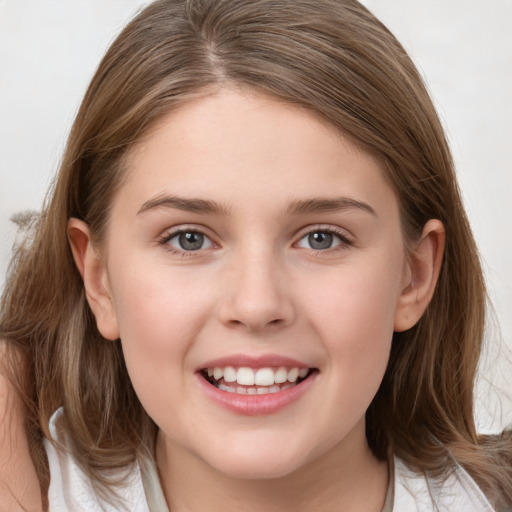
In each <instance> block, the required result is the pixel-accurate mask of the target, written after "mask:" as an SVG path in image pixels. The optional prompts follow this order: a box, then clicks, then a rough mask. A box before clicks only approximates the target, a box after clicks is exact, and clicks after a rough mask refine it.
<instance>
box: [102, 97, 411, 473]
mask: <svg viewBox="0 0 512 512" xmlns="http://www.w3.org/2000/svg"><path fill="white" fill-rule="evenodd" d="M104 251H105V254H104V262H105V263H104V265H105V267H104V271H105V276H104V282H105V288H106V289H107V290H108V300H110V301H111V308H112V309H111V311H110V310H109V306H108V305H107V306H105V308H104V311H106V313H104V315H103V316H102V317H101V318H99V319H98V325H99V327H100V330H102V331H103V332H108V335H109V337H112V338H114V337H115V336H116V335H119V337H120V339H121V343H122V347H123V352H124V356H125V359H126V365H127V367H128V371H129V374H130V377H131V380H132V382H133V386H134V388H135V390H136V392H137V394H138V397H139V399H140V401H141V403H142V404H143V406H144V408H145V409H146V411H147V412H148V414H149V415H150V416H151V417H152V418H153V420H154V421H155V422H156V424H157V425H158V426H159V428H160V433H159V442H158V446H159V448H158V449H159V450H164V451H165V452H166V453H167V454H170V455H172V457H174V459H173V460H180V457H181V458H186V457H189V458H193V459H194V460H195V461H196V462H197V463H198V464H203V465H205V466H207V467H208V468H210V469H211V470H213V471H218V472H221V473H222V474H224V475H231V476H239V477H240V476H242V477H247V478H262V477H265V478H266V477H277V476H283V475H287V474H290V473H292V472H293V471H296V470H298V469H300V468H303V467H305V466H307V465H308V464H313V463H314V461H316V460H318V459H319V458H321V457H323V456H325V455H326V454H331V455H332V456H338V457H339V458H341V457H343V456H348V454H350V455H351V456H354V455H356V456H357V453H354V452H357V450H364V449H365V442H364V439H365V437H364V436H365V434H364V429H365V425H364V415H365V411H366V409H367V407H368V405H369V404H370V402H371V400H372V398H373V397H374V395H375V393H376V392H377V389H378V387H379V384H380V382H381V379H382V376H383V374H384V371H385V369H386V365H387V361H388V355H389V351H390V345H391V338H392V333H393V330H394V326H395V323H396V319H397V316H398V315H400V314H401V300H402V292H403V290H404V288H406V286H407V282H408V279H409V277H410V275H409V269H408V264H407V258H406V257H405V253H404V242H403V239H402V234H401V230H400V219H399V209H398V204H397V199H396V197H395V194H394V192H393V190H392V189H391V188H390V186H389V185H388V183H387V182H386V180H385V178H384V175H383V171H382V169H381V166H380V165H379V163H378V162H377V161H376V160H374V159H373V158H372V157H371V156H369V155H368V154H365V153H364V152H361V151H360V150H358V149H356V148H355V147H354V146H353V145H352V144H351V143H350V142H349V141H348V140H346V139H345V138H343V137H342V136H340V135H339V134H338V133H336V132H335V131H334V130H333V129H332V128H329V127H327V126H326V125H325V124H324V123H322V122H321V121H319V120H318V119H316V118H315V117H314V116H313V115H311V114H310V113H307V112H305V111H303V110H300V109H298V108H297V107H292V106H288V105H286V104H283V103H280V102H279V101H276V100H274V99H271V98H268V97H265V96H261V95H258V94H252V93H247V92H246V93H241V92H236V91H233V90H224V91H221V92H218V93H216V94H213V95H209V96H205V97H202V98H200V99H196V100H194V101H193V102H191V103H189V104H186V105H185V106H182V107H181V108H180V109H178V110H176V111H174V112H172V113H171V114H169V115H168V116H167V117H166V118H164V119H163V120H162V121H161V122H160V123H159V124H158V126H156V127H155V128H154V129H153V130H152V131H151V133H149V134H148V135H147V137H145V139H144V140H143V141H142V142H140V143H139V144H138V145H137V147H135V148H134V149H133V150H132V152H131V154H130V158H129V166H128V170H127V176H126V180H125V182H124V184H123V186H122V187H121V189H120V191H119V192H118V194H117V196H116V198H115V200H114V203H113V207H112V212H111V218H110V220H109V224H108V231H107V238H106V242H105V247H104ZM109 311H110V312H109ZM100 316H101V315H100Z"/></svg>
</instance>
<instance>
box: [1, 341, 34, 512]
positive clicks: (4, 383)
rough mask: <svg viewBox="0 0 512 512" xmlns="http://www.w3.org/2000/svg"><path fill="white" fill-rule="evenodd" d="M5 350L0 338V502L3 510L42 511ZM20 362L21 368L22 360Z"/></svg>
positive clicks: (18, 397) (22, 414)
mask: <svg viewBox="0 0 512 512" xmlns="http://www.w3.org/2000/svg"><path fill="white" fill-rule="evenodd" d="M6 351H7V345H6V343H5V341H3V340H1V339H0V504H1V505H2V507H3V508H2V510H10V511H18V510H19V511H20V512H21V511H22V510H42V508H43V507H42V502H41V491H40V487H39V481H38V478H37V474H36V470H35V467H34V464H33V462H32V458H31V456H30V448H29V442H28V437H27V433H26V428H25V414H24V408H23V403H22V400H21V398H20V396H19V395H18V393H17V391H16V390H15V389H14V387H13V384H12V382H11V381H10V379H9V377H8V376H7V375H6V373H5V370H6V369H7V368H6V366H5V365H7V363H8V362H7V360H6ZM19 364H20V367H21V364H22V363H21V361H20V363H19ZM16 370H18V368H16Z"/></svg>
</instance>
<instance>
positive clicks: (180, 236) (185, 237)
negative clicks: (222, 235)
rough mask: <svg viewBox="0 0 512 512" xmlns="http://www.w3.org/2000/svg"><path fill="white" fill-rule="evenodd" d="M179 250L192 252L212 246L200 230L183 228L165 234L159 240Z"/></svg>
mask: <svg viewBox="0 0 512 512" xmlns="http://www.w3.org/2000/svg"><path fill="white" fill-rule="evenodd" d="M160 243H161V244H162V245H163V244H166V245H169V246H171V247H172V248H173V249H175V250H176V251H179V252H193V251H200V250H202V249H209V248H210V247H213V245H214V244H213V242H212V241H211V240H210V239H209V238H208V237H207V236H206V235H205V234H204V233H201V232H200V231H196V230H192V229H183V230H179V231H175V232H174V233H170V234H168V235H166V237H165V238H164V239H163V240H162V241H161V242H160Z"/></svg>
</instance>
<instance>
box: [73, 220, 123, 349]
mask: <svg viewBox="0 0 512 512" xmlns="http://www.w3.org/2000/svg"><path fill="white" fill-rule="evenodd" d="M68 239H69V244H70V246H71V251H72V252H73V257H74V259H75V264H76V266H77V268H78V271H79V272H80V275H81V276H82V279H83V281H84V287H85V295H86V297H87V302H88V303H89V306H90V308H91V310H92V312H93V314H94V317H95V318H96V324H97V326H98V330H99V331H100V333H101V335H102V336H103V337H104V338H107V339H109V340H117V339H118V338H119V326H118V322H117V316H116V312H115V308H114V301H113V300H112V295H111V293H110V287H109V280H108V273H107V268H106V265H105V262H104V261H103V258H102V257H101V255H100V254H99V252H98V251H97V250H96V249H95V248H94V246H93V244H92V242H91V234H90V230H89V226H88V225H87V224H86V223H85V222H83V221H81V220H79V219H74V218H71V219H69V221H68Z"/></svg>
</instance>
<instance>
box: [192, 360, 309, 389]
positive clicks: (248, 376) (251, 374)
mask: <svg viewBox="0 0 512 512" xmlns="http://www.w3.org/2000/svg"><path fill="white" fill-rule="evenodd" d="M312 371H313V369H311V368H300V367H284V366H281V367H277V368H271V367H264V368H249V367H244V366H242V367H238V368H237V367H234V366H225V367H220V366H215V367H213V368H205V369H203V370H202V371H201V374H202V376H203V377H204V378H205V379H206V380H207V381H208V382H209V383H210V384H212V385H213V386H215V387H216V388H217V389H219V390H221V391H226V392H228V393H236V394H238V395H266V394H269V393H279V392H280V391H285V390H286V389H289V388H292V387H294V386H296V385H298V384H300V383H301V382H302V381H304V380H305V379H307V378H308V377H309V375H310V374H311V372H312Z"/></svg>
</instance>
